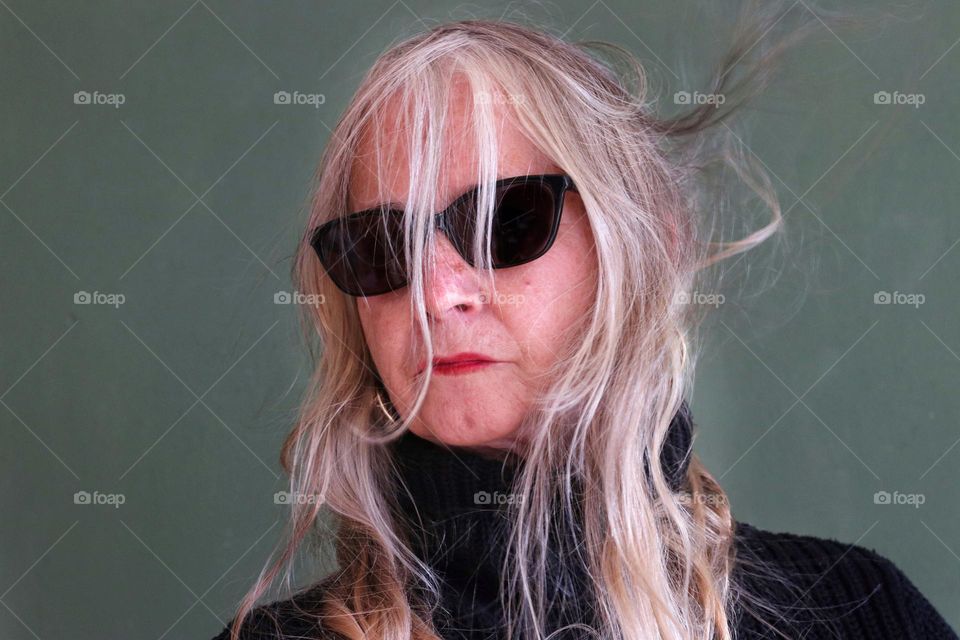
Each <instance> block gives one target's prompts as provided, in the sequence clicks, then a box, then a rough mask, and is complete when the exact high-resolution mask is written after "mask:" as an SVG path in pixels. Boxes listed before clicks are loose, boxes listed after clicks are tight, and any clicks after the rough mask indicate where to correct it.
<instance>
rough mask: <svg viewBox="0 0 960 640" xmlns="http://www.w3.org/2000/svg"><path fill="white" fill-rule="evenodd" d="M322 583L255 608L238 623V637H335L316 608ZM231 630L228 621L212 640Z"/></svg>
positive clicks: (301, 639) (223, 637)
mask: <svg viewBox="0 0 960 640" xmlns="http://www.w3.org/2000/svg"><path fill="white" fill-rule="evenodd" d="M325 586H326V585H325V583H324V582H320V583H317V584H314V585H312V586H310V587H308V588H306V589H302V590H300V591H298V592H297V593H295V594H293V595H292V596H290V597H289V598H287V599H284V600H277V601H274V602H271V603H270V604H265V605H261V606H259V607H257V608H255V609H254V610H253V611H251V612H250V613H249V614H248V615H247V617H246V618H245V619H244V621H243V624H241V625H240V635H239V638H240V640H294V639H296V640H304V639H305V638H311V639H315V640H339V638H340V636H339V635H338V634H335V633H333V632H332V631H330V630H329V629H324V628H323V626H322V625H321V624H320V619H319V611H320V604H321V602H322V600H323V594H324V592H325ZM232 630H233V621H232V620H231V621H230V622H229V623H228V624H227V626H226V627H225V628H224V629H223V630H222V631H221V632H220V633H219V634H218V635H217V636H215V637H214V638H213V640H229V639H230V633H231V631H232Z"/></svg>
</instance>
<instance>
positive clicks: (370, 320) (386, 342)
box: [357, 299, 407, 379]
mask: <svg viewBox="0 0 960 640" xmlns="http://www.w3.org/2000/svg"><path fill="white" fill-rule="evenodd" d="M394 306H395V305H393V304H391V303H390V302H389V301H387V300H385V299H372V300H371V301H364V302H360V303H358V305H357V313H358V314H359V316H360V326H361V328H362V329H363V337H364V340H365V341H366V344H367V348H368V349H369V350H370V355H371V356H372V357H373V361H374V363H375V364H376V367H377V370H378V371H379V373H380V375H381V377H384V378H385V379H390V378H392V377H393V376H395V375H396V372H397V370H398V369H399V367H400V366H401V365H402V362H403V359H402V355H403V345H404V344H405V343H404V342H403V341H402V340H401V336H402V335H403V334H404V332H405V331H406V330H407V328H406V326H405V325H404V323H403V322H402V321H400V319H401V318H403V316H402V315H401V314H398V313H396V311H394V310H393V307H394Z"/></svg>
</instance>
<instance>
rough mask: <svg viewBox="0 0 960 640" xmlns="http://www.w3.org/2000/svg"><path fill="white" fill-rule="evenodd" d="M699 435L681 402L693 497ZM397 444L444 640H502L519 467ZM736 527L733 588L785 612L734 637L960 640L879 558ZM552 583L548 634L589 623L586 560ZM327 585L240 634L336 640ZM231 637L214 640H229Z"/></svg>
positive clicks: (403, 507)
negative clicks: (327, 614) (436, 589)
mask: <svg viewBox="0 0 960 640" xmlns="http://www.w3.org/2000/svg"><path fill="white" fill-rule="evenodd" d="M693 429H694V427H693V420H692V417H691V415H690V412H689V409H688V407H687V405H686V403H684V404H683V405H682V406H681V409H680V411H678V413H677V415H676V416H675V417H674V419H673V422H672V424H671V427H670V431H669V434H668V439H667V442H666V443H665V444H664V447H663V449H662V451H661V457H660V462H661V465H662V467H663V469H664V472H665V474H666V476H667V478H668V482H669V483H670V485H671V487H672V488H673V489H674V490H675V491H679V490H682V489H683V488H684V484H685V481H684V479H685V476H686V469H687V466H688V463H689V458H690V456H689V454H690V453H691V451H692V434H693ZM390 446H391V447H392V456H393V459H394V461H395V462H396V469H397V472H398V473H397V475H396V476H395V477H394V483H393V485H392V489H391V490H394V491H396V492H397V493H396V496H397V502H398V504H399V505H400V521H401V522H402V526H403V527H404V528H405V530H406V531H407V533H408V537H409V539H410V540H411V546H412V549H413V551H414V553H416V554H417V556H418V557H419V558H420V559H421V560H423V561H424V562H426V563H427V564H429V565H430V566H431V567H432V568H433V569H434V571H435V572H436V574H437V575H438V577H439V578H440V579H441V584H442V586H443V590H442V599H441V602H440V603H439V604H440V605H441V606H440V607H439V608H438V609H437V613H436V614H435V615H434V620H433V621H434V624H435V626H436V628H437V629H438V631H439V632H440V634H441V636H442V637H443V638H444V639H445V640H452V639H466V640H485V639H490V640H499V639H501V638H504V637H505V636H504V630H503V624H502V614H503V612H502V609H501V604H500V595H499V590H500V584H501V577H500V570H501V562H502V560H503V558H504V551H505V547H506V543H505V541H504V539H505V535H504V534H505V532H506V522H507V521H506V518H505V517H504V510H505V508H506V505H505V501H506V500H510V499H513V498H511V496H515V495H516V494H515V493H513V481H514V478H515V477H516V471H517V467H516V465H515V464H511V463H510V462H509V460H507V461H504V460H500V459H495V458H493V457H489V456H486V455H480V454H478V453H476V452H473V451H470V450H465V449H460V448H450V447H445V446H441V445H438V444H435V443H433V442H431V441H429V440H426V439H424V438H421V437H419V436H417V435H415V434H413V433H412V432H407V433H406V434H404V435H403V436H402V437H401V438H400V439H398V440H396V441H395V442H394V443H392V444H391V445H390ZM647 479H648V480H649V474H648V476H647ZM734 524H735V537H734V544H733V547H734V552H735V556H734V557H735V564H734V575H733V580H734V582H735V583H736V584H739V585H741V588H742V589H743V590H745V591H746V592H748V593H753V594H756V595H757V596H759V597H761V598H763V599H764V600H765V601H766V602H768V603H770V604H771V605H773V606H774V607H775V608H776V609H777V611H778V613H776V614H772V613H768V612H764V611H762V610H760V611H758V610H756V607H755V606H753V605H752V604H751V605H747V604H744V605H741V604H740V602H744V603H748V602H750V601H749V600H747V599H741V600H738V601H737V603H736V604H735V605H734V606H733V611H732V619H733V621H734V625H733V626H734V630H735V633H736V636H735V637H736V638H738V639H740V640H755V639H759V638H783V637H787V638H791V639H793V638H796V639H798V640H799V639H801V638H802V639H804V640H820V639H823V640H826V639H830V640H834V639H836V640H859V639H867V638H869V639H871V640H872V639H876V638H883V639H886V638H891V639H897V640H921V639H922V640H960V639H958V636H957V634H956V633H955V632H954V631H953V630H952V629H951V628H950V626H949V625H948V624H947V623H946V621H945V620H944V619H943V617H942V616H941V615H940V614H939V613H938V612H937V610H936V609H935V608H934V607H933V605H931V603H930V602H929V601H928V600H927V599H926V598H925V597H924V596H923V595H922V594H921V593H920V591H918V590H917V588H916V586H915V585H914V584H913V583H912V582H911V581H910V579H909V578H907V576H906V575H905V574H904V573H903V572H902V571H901V570H900V569H899V568H898V567H897V566H896V565H894V564H893V562H891V561H890V560H889V559H887V558H886V557H884V556H882V555H880V554H879V553H877V552H876V551H874V550H871V549H868V548H866V547H864V546H859V545H856V544H847V543H843V542H840V541H837V540H834V539H828V538H820V537H814V536H809V535H797V534H792V533H773V532H770V531H765V530H762V529H759V528H756V527H754V526H751V525H749V524H747V523H745V522H740V521H737V520H736V519H735V521H734ZM559 548H567V547H559ZM570 557H576V556H570ZM548 575H549V576H550V579H548V584H547V585H546V586H547V589H548V594H549V600H548V601H549V602H550V603H551V606H550V608H549V610H548V628H547V631H548V632H554V631H558V630H560V629H562V628H563V627H565V626H567V625H569V624H571V623H581V624H583V625H588V626H590V625H591V622H592V618H591V612H592V610H593V607H591V606H590V603H589V601H588V599H587V594H588V593H589V589H588V588H587V586H588V584H589V583H588V580H587V578H586V574H585V570H584V567H583V565H582V563H581V562H580V561H579V560H571V559H569V558H568V559H565V560H563V561H561V560H560V559H559V557H558V556H551V562H550V563H548ZM330 578H332V576H329V577H328V578H327V579H330ZM325 583H326V580H322V581H320V582H318V583H317V584H315V585H313V586H312V587H310V588H307V589H303V590H301V591H299V592H298V593H296V594H294V595H293V596H291V597H289V598H288V599H285V600H280V601H276V602H273V603H271V604H268V605H264V606H261V607H259V608H258V609H256V610H254V612H253V613H252V614H251V615H250V616H249V617H248V618H247V620H246V621H245V622H244V624H243V625H242V628H241V632H242V633H241V637H242V638H243V639H244V640H266V639H268V638H269V639H281V638H286V639H294V638H296V639H298V640H304V639H307V638H334V639H335V638H339V636H337V635H335V634H333V633H332V632H330V631H329V630H327V629H324V628H323V625H322V623H321V622H318V620H317V616H316V615H310V612H318V611H319V603H320V600H321V598H322V596H323V593H324V587H325ZM774 629H775V630H776V631H774ZM229 630H230V626H228V627H227V628H226V629H224V630H223V631H222V632H221V634H220V635H218V636H217V637H216V638H215V639H214V640H227V637H228V632H229ZM780 634H783V635H780ZM553 637H554V638H557V639H559V638H563V639H564V640H572V639H573V638H589V637H590V634H589V633H587V632H585V631H584V630H583V627H581V628H580V629H576V628H574V629H573V630H570V629H564V630H563V631H561V632H560V633H557V634H556V635H554V636H553Z"/></svg>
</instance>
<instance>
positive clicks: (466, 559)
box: [390, 402, 693, 640]
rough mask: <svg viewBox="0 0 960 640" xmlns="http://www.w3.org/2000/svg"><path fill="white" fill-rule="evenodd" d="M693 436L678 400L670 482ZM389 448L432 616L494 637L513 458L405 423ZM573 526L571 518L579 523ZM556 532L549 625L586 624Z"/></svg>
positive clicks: (470, 635)
mask: <svg viewBox="0 0 960 640" xmlns="http://www.w3.org/2000/svg"><path fill="white" fill-rule="evenodd" d="M692 444H693V421H692V417H691V415H690V411H689V409H688V407H687V404H686V402H683V403H682V404H681V406H680V409H679V410H678V411H677V413H676V415H675V416H674V418H673V420H672V422H671V424H670V429H669V431H668V434H667V438H666V441H665V443H664V446H663V449H662V450H661V455H660V463H661V465H662V467H663V470H664V474H665V475H666V477H667V480H668V483H669V484H670V485H671V487H672V488H673V490H674V491H679V490H681V489H682V488H683V487H684V486H685V483H684V479H685V477H686V471H687V467H688V466H689V461H690V455H691V451H692ZM390 447H391V448H392V453H391V456H392V459H393V461H394V462H395V465H396V466H395V469H396V472H397V474H398V475H397V477H396V478H395V479H396V480H397V485H396V487H395V490H396V494H395V495H396V500H397V506H398V508H399V510H400V513H399V514H398V516H399V520H400V523H401V524H402V525H403V529H404V531H405V533H406V535H407V536H408V539H409V542H410V545H411V550H412V551H413V552H414V554H415V555H416V556H417V557H418V558H419V559H420V560H421V561H422V562H424V563H425V564H427V565H428V566H430V567H431V569H432V570H433V571H434V573H435V575H437V576H438V577H439V579H440V581H441V584H442V590H441V594H440V597H441V601H440V603H439V604H440V605H441V607H440V609H439V610H438V611H439V613H437V614H435V615H436V617H435V618H434V622H435V624H436V625H437V629H438V630H439V632H440V634H441V636H442V637H443V638H457V639H464V638H466V639H468V640H472V639H474V638H482V639H484V640H487V639H489V638H494V639H499V638H502V637H503V636H502V635H501V633H502V631H503V629H502V624H501V621H502V615H501V614H502V609H501V603H502V597H503V593H502V585H501V573H500V572H501V568H502V563H503V561H504V559H505V555H506V549H505V548H506V546H507V544H506V533H507V532H508V531H507V519H506V517H505V508H504V507H505V501H507V500H510V499H511V498H512V496H513V495H514V494H512V493H511V491H512V489H511V487H512V486H513V482H514V479H515V477H516V474H517V471H518V466H517V464H516V463H514V462H512V461H511V460H509V459H507V460H498V459H495V458H492V457H488V456H484V455H481V454H479V453H476V452H474V451H472V450H469V449H463V448H457V447H448V446H444V445H440V444H436V443H433V442H432V441H430V440H427V439H424V438H421V437H419V436H417V435H416V434H414V433H413V432H411V431H407V432H406V433H404V434H403V435H402V436H401V437H400V438H398V439H397V440H395V441H394V442H393V443H391V445H390ZM647 477H648V479H649V472H648V473H647ZM558 521H559V519H558ZM575 525H576V526H577V527H579V523H575ZM557 535H558V534H557V532H556V531H551V543H550V545H548V551H549V553H550V557H549V559H548V562H549V568H548V572H549V579H548V580H547V584H546V590H547V597H548V602H549V603H550V609H549V612H548V627H549V629H548V632H552V631H553V630H559V629H562V628H564V627H566V626H567V625H569V624H573V623H581V624H587V625H590V624H592V622H591V619H592V618H591V616H592V615H593V613H591V612H592V611H593V605H592V604H591V602H592V601H591V599H590V584H589V578H588V577H587V572H586V569H585V566H584V565H583V563H582V558H580V559H578V556H577V555H576V554H574V555H570V552H569V551H564V550H563V549H566V550H569V549H575V548H577V547H578V546H579V543H578V542H577V538H576V537H573V536H574V534H572V533H571V532H570V530H569V528H563V530H562V532H560V533H559V535H560V536H562V541H561V540H560V538H557V537H556V536H557ZM575 628H576V627H574V629H575ZM553 637H554V638H556V639H557V640H561V639H563V640H565V639H567V638H579V637H582V634H581V633H578V632H575V633H573V634H569V633H568V631H563V632H559V633H557V634H556V635H554V636H553Z"/></svg>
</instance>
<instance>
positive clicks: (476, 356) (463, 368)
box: [418, 352, 498, 376]
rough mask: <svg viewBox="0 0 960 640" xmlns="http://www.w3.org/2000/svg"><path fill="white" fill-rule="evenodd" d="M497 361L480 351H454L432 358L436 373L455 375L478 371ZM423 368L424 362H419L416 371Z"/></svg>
mask: <svg viewBox="0 0 960 640" xmlns="http://www.w3.org/2000/svg"><path fill="white" fill-rule="evenodd" d="M497 362H498V361H497V360H494V359H493V358H490V357H489V356H485V355H483V354H482V353H470V352H464V353H455V354H453V355H449V356H440V357H437V358H434V359H433V370H434V372H435V373H436V374H437V375H441V376H456V375H462V374H466V373H473V372H474V371H479V370H481V369H484V368H486V367H489V366H490V365H492V364H496V363H497ZM424 369H426V364H424V363H421V364H420V370H419V372H418V373H423V371H424Z"/></svg>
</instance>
